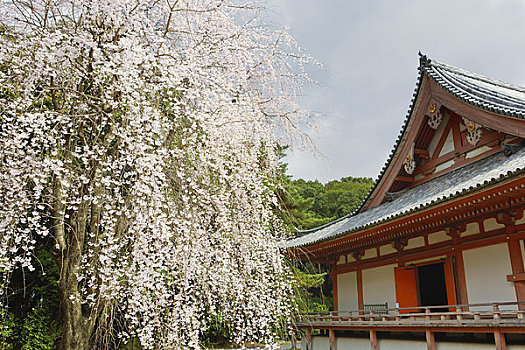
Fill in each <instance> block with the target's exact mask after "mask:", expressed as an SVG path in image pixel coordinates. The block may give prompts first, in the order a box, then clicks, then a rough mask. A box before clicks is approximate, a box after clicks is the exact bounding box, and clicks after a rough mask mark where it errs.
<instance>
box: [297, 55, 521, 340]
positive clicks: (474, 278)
mask: <svg viewBox="0 0 525 350" xmlns="http://www.w3.org/2000/svg"><path fill="white" fill-rule="evenodd" d="M524 139H525V88H523V87H520V86H515V85H511V84H507V83H504V82H501V81H497V80H494V79H490V78H487V77H484V76H481V75H478V74H475V73H471V72H468V71H465V70H462V69H459V68H455V67H452V66H449V65H446V64H443V63H440V62H437V61H434V60H431V59H429V58H427V57H426V56H423V55H420V66H419V76H418V83H417V86H416V89H415V93H414V98H413V100H412V103H411V105H410V107H409V111H408V114H407V118H406V120H405V122H404V125H403V126H402V129H401V132H400V134H399V138H398V139H397V142H396V144H395V145H394V149H393V150H392V153H391V154H390V157H389V159H388V160H387V162H386V164H385V166H384V167H383V170H382V172H381V173H380V174H379V176H378V178H377V180H376V182H375V184H374V186H373V187H372V189H371V191H370V192H369V194H368V196H367V197H366V198H365V200H364V201H363V203H362V204H361V206H360V207H359V209H357V210H356V211H355V212H354V213H351V214H349V215H347V216H345V217H343V218H340V219H338V220H336V221H333V222H331V223H329V224H327V225H324V226H321V227H319V228H316V229H313V230H309V231H304V232H299V234H298V235H297V237H296V238H294V239H292V240H290V241H289V242H288V253H289V254H290V255H291V256H293V257H294V258H297V259H302V260H309V261H316V262H320V263H324V264H330V265H331V266H332V269H331V275H332V279H333V288H334V290H333V295H334V311H332V312H327V313H309V314H298V315H296V318H295V324H294V326H295V329H296V331H297V332H301V333H303V334H304V337H303V338H304V340H303V348H307V349H314V350H322V349H331V350H335V349H339V350H342V349H382V350H386V349H425V348H426V349H440V350H442V349H494V348H496V349H525V268H524V256H525V246H524V239H525V215H524V214H525V141H524ZM314 330H315V331H314ZM317 330H319V331H317ZM315 334H319V335H315Z"/></svg>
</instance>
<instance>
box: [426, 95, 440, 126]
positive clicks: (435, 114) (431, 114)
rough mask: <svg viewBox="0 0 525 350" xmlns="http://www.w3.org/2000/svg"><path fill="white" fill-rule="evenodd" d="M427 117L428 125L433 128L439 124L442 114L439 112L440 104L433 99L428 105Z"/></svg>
mask: <svg viewBox="0 0 525 350" xmlns="http://www.w3.org/2000/svg"><path fill="white" fill-rule="evenodd" d="M427 117H428V126H430V127H431V128H432V129H434V130H435V129H437V128H438V127H439V124H441V120H442V119H443V115H442V114H441V105H439V104H438V103H437V102H435V101H432V102H430V105H429V106H428V114H427Z"/></svg>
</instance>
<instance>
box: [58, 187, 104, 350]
mask: <svg viewBox="0 0 525 350" xmlns="http://www.w3.org/2000/svg"><path fill="white" fill-rule="evenodd" d="M61 187H62V186H61V183H60V181H59V180H57V179H55V181H54V189H53V190H54V191H53V195H54V200H55V203H54V207H53V209H54V218H55V222H54V235H55V239H56V241H57V244H58V253H57V262H58V266H59V267H60V283H59V285H58V292H59V297H60V309H61V315H62V338H61V341H60V344H59V350H88V349H89V344H90V338H91V334H92V332H93V329H94V325H95V319H96V313H95V314H94V315H93V314H91V313H90V312H89V308H88V307H86V306H83V304H82V296H81V295H80V292H79V290H78V281H77V273H78V271H79V268H80V263H81V259H82V249H83V245H84V242H85V236H86V225H87V219H88V215H87V212H88V207H89V206H88V204H87V203H85V202H83V203H81V204H80V205H79V208H78V211H77V212H76V215H75V216H74V218H73V219H72V220H71V222H69V225H65V221H64V220H65V217H64V210H65V208H64V205H63V204H62V195H61ZM66 227H68V229H67V234H66Z"/></svg>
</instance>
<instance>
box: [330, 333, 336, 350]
mask: <svg viewBox="0 0 525 350" xmlns="http://www.w3.org/2000/svg"><path fill="white" fill-rule="evenodd" d="M328 340H329V341H330V350H336V346H335V332H334V330H333V329H332V328H330V329H329V330H328Z"/></svg>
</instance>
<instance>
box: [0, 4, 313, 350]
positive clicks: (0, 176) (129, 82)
mask: <svg viewBox="0 0 525 350" xmlns="http://www.w3.org/2000/svg"><path fill="white" fill-rule="evenodd" d="M261 11H262V10H261V7H260V4H258V3H257V2H256V1H255V2H254V1H250V2H246V3H245V2H243V1H236V0H221V1H219V0H217V1H206V0H0V197H1V198H2V199H1V201H0V275H1V276H2V279H1V285H0V287H2V290H3V292H2V294H1V295H0V296H1V297H3V298H6V297H7V295H6V286H7V284H8V282H9V277H10V276H11V275H12V273H13V271H15V270H16V269H29V270H32V269H35V268H38V262H35V259H34V258H33V256H34V246H35V242H36V241H37V240H38V239H39V238H40V237H46V236H50V237H52V238H53V240H54V242H55V243H56V244H55V246H54V256H55V258H56V261H57V263H58V266H59V269H60V281H59V285H58V289H59V296H60V307H61V323H62V337H61V341H60V349H68V350H69V349H71V350H73V349H89V348H102V347H107V346H110V344H115V342H118V341H126V340H129V339H131V338H136V339H139V340H140V343H141V345H142V347H143V348H145V349H153V348H159V349H197V348H200V347H201V346H202V343H201V341H202V336H203V332H206V329H207V328H208V327H209V326H210V323H211V322H212V321H213V322H217V320H219V322H221V323H222V324H224V325H226V326H227V327H228V328H229V329H230V330H231V333H232V340H233V341H235V342H236V343H242V342H245V341H249V340H259V341H263V342H271V341H272V340H273V339H274V337H275V332H276V330H277V329H278V327H279V322H283V321H284V322H286V320H287V318H288V317H289V314H290V309H291V288H290V281H289V280H290V271H289V270H288V268H287V267H286V264H285V262H284V261H283V258H282V256H281V254H280V248H279V247H280V244H281V243H280V242H281V241H282V239H283V237H284V236H283V234H284V229H283V226H282V225H281V223H280V222H279V220H278V219H277V218H276V216H275V213H274V208H275V206H276V205H277V202H276V199H275V197H274V192H273V189H272V181H273V180H272V179H273V178H274V176H275V171H276V169H277V165H278V164H277V154H276V147H275V145H276V144H277V143H278V142H287V143H288V142H292V141H294V140H296V139H297V138H300V137H301V135H300V133H298V132H297V126H298V125H299V126H302V125H304V123H305V122H306V121H304V120H302V119H301V118H303V116H304V115H305V114H303V113H302V112H301V111H300V110H299V108H298V107H297V106H296V102H295V99H296V96H297V94H298V93H299V92H300V86H301V84H302V82H304V81H305V79H306V77H305V74H304V65H305V64H308V63H309V62H310V59H309V58H308V57H305V56H304V55H303V54H302V53H301V50H300V49H299V48H297V46H296V45H295V44H294V42H293V40H292V39H291V38H290V37H289V35H288V34H287V33H286V32H284V31H275V30H271V29H270V28H268V27H265V26H264V25H262V23H261V22H262V20H261V13H262V12H261ZM4 301H5V299H4ZM4 305H5V302H4Z"/></svg>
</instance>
